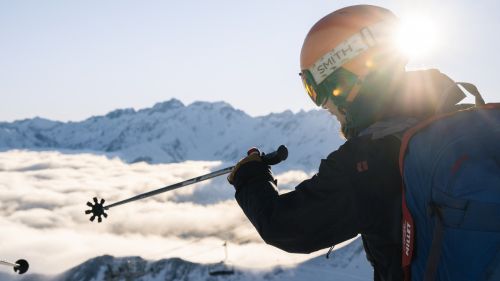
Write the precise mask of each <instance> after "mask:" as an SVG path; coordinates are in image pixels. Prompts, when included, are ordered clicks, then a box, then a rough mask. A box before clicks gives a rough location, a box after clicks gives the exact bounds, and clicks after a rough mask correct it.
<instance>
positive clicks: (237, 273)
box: [0, 238, 372, 281]
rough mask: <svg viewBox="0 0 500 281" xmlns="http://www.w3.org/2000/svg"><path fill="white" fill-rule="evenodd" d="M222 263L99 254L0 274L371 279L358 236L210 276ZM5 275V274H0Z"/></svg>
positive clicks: (87, 279) (61, 279) (66, 278)
mask: <svg viewBox="0 0 500 281" xmlns="http://www.w3.org/2000/svg"><path fill="white" fill-rule="evenodd" d="M220 265H221V263H214V264H199V263H194V262H190V261H186V260H183V259H180V258H168V259H161V260H157V261H149V260H145V259H143V258H141V257H137V256H133V257H113V256H110V255H102V256H98V257H94V258H91V259H89V260H87V261H84V262H83V263H81V264H79V265H77V266H75V267H73V268H70V269H68V270H66V271H64V272H62V273H60V274H56V275H53V276H47V275H41V274H29V273H28V274H26V275H25V276H22V277H19V276H15V275H13V274H1V273H0V277H2V280H6V281H14V280H20V281H114V280H137V281H154V280H172V281H175V280H197V281H201V280H220V279H224V280H231V281H254V280H269V281H284V280H315V281H323V280H325V281H326V280H339V281H354V280H370V279H371V275H372V269H371V266H370V265H369V264H368V261H367V260H366V257H365V255H364V251H363V245H362V243H361V239H360V238H357V239H355V240H354V241H352V242H351V243H349V244H348V245H346V246H344V247H342V248H339V249H338V250H335V251H333V252H332V254H331V258H330V259H326V258H325V257H324V256H323V255H320V256H317V257H314V258H311V259H309V260H307V261H305V262H302V263H299V264H297V265H295V266H275V267H270V268H266V269H250V268H241V267H237V266H236V267H233V266H231V265H228V266H227V267H226V268H233V269H234V274H232V275H225V276H211V275H210V272H211V271H212V270H214V269H218V268H220ZM2 275H4V276H2Z"/></svg>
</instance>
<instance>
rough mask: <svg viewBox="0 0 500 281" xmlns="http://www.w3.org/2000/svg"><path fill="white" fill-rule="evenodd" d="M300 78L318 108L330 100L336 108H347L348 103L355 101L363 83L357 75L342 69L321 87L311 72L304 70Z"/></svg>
mask: <svg viewBox="0 0 500 281" xmlns="http://www.w3.org/2000/svg"><path fill="white" fill-rule="evenodd" d="M300 77H301V78H302V83H303V84H304V88H305V89H306V92H307V94H308V95H309V97H310V98H311V100H312V101H313V102H314V103H315V104H316V105H317V106H323V105H324V104H325V103H326V102H327V101H328V99H329V98H330V99H332V101H333V103H334V104H335V105H336V106H338V107H345V105H346V103H347V102H350V101H352V100H353V99H354V95H355V94H356V93H357V91H358V90H359V85H360V82H361V80H360V79H358V76H357V75H356V74H354V73H352V72H350V71H348V70H346V69H345V68H342V67H340V68H338V69H337V70H335V71H334V72H333V73H332V74H330V75H329V76H328V77H327V78H325V79H324V80H323V81H322V82H321V83H320V84H319V85H318V84H316V82H315V81H314V78H313V76H312V74H311V72H310V71H309V70H303V71H302V72H301V73H300Z"/></svg>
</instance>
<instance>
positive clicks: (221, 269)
mask: <svg viewBox="0 0 500 281" xmlns="http://www.w3.org/2000/svg"><path fill="white" fill-rule="evenodd" d="M222 246H224V260H223V261H221V262H219V263H217V264H215V265H213V266H212V267H211V268H210V269H209V271H208V274H209V275H210V276H221V275H233V274H234V267H233V266H231V265H229V264H228V263H227V257H228V254H227V241H224V244H222Z"/></svg>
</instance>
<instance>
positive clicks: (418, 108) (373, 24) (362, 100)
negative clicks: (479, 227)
mask: <svg viewBox="0 0 500 281" xmlns="http://www.w3.org/2000/svg"><path fill="white" fill-rule="evenodd" d="M397 27H398V19H397V17H396V16H395V15H394V14H393V13H392V12H391V11H389V10H387V9H384V8H381V7H377V6H371V5H356V6H350V7H345V8H342V9H340V10H337V11H334V12H332V13H330V14H328V15H327V16H325V17H324V18H322V19H321V20H319V21H318V22H317V23H316V24H315V25H314V26H313V27H312V28H311V30H310V31H309V33H308V34H307V36H306V38H305V41H304V44H303V46H302V51H301V57H300V66H301V73H300V75H301V78H302V80H303V83H304V86H305V88H306V91H307V93H308V95H309V96H310V98H311V99H312V100H313V102H314V103H315V104H316V105H317V106H321V107H323V108H325V109H327V110H328V111H329V112H330V113H331V114H333V115H334V116H335V117H336V118H337V120H338V121H339V122H340V124H341V131H342V134H343V135H344V136H345V138H346V139H347V141H346V142H345V144H343V145H342V146H340V148H338V150H336V151H334V152H332V153H331V154H330V155H328V157H327V158H326V159H323V160H321V164H320V166H319V170H318V172H317V174H315V175H314V176H313V177H312V178H310V179H308V180H305V181H303V182H302V183H300V184H299V185H298V186H297V187H296V188H295V190H294V191H291V192H289V193H285V194H281V195H280V194H279V193H278V190H277V182H276V181H275V179H274V177H273V175H272V173H271V170H270V167H269V166H267V165H265V164H264V163H262V161H261V160H260V159H261V157H260V155H259V153H252V154H250V155H248V156H247V157H246V158H244V159H242V160H241V161H240V162H239V163H238V164H237V165H236V167H235V169H233V171H232V173H231V174H230V175H229V176H228V181H229V182H230V183H231V184H232V185H233V186H234V187H235V189H236V194H235V197H236V200H237V202H238V204H239V205H240V206H241V208H242V210H243V211H244V213H245V214H246V216H247V217H248V219H249V220H250V221H251V222H252V224H253V225H254V226H255V228H256V229H257V231H258V232H259V234H260V236H261V237H262V238H263V239H264V241H265V242H266V243H268V244H271V245H273V246H276V247H278V248H280V249H283V250H285V251H288V252H294V253H310V252H313V251H317V250H320V249H324V248H328V247H331V246H333V245H336V244H338V243H341V242H343V241H346V240H348V239H351V238H353V237H355V236H357V235H358V234H361V237H362V241H363V246H364V249H365V252H366V255H367V258H368V260H369V261H370V263H371V264H372V266H373V268H374V280H376V281H378V280H385V281H390V280H403V270H402V264H401V253H402V242H401V236H402V233H401V216H402V204H401V182H402V178H401V176H400V173H399V170H398V169H399V168H398V154H399V149H400V146H401V138H400V137H401V134H402V133H401V132H404V130H405V129H408V128H409V127H411V126H412V125H414V124H415V123H416V122H418V121H419V120H424V119H426V118H428V117H429V116H432V115H434V114H436V113H437V112H438V111H440V112H452V111H456V110H457V108H458V107H459V106H458V105H456V104H457V103H458V102H459V101H460V100H461V99H462V98H463V95H464V94H463V92H462V91H461V90H460V88H458V87H457V86H456V84H455V83H454V82H453V81H452V80H451V79H450V78H448V77H447V76H446V75H444V74H442V73H440V72H439V71H437V70H422V71H412V72H407V71H406V70H405V66H406V63H407V57H405V55H403V54H402V53H401V52H400V51H398V49H397V47H396V46H395V44H394V40H393V35H394V33H395V31H396V29H397ZM318 137H320V136H318Z"/></svg>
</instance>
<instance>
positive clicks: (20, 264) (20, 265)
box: [0, 259, 30, 274]
mask: <svg viewBox="0 0 500 281" xmlns="http://www.w3.org/2000/svg"><path fill="white" fill-rule="evenodd" d="M0 264H1V265H6V266H12V268H13V269H14V271H15V272H17V273H19V274H23V273H25V272H26V271H28V268H29V267H30V265H29V264H28V262H27V261H26V260H23V259H20V260H18V261H16V263H11V262H8V261H2V260H0Z"/></svg>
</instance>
